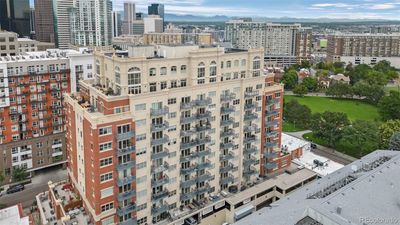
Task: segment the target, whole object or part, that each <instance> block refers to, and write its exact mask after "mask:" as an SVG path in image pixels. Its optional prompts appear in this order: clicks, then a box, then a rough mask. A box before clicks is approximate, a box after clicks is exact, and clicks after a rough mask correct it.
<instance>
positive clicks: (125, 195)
mask: <svg viewBox="0 0 400 225" xmlns="http://www.w3.org/2000/svg"><path fill="white" fill-rule="evenodd" d="M135 196H136V191H135V190H130V191H127V192H123V193H118V201H119V202H122V201H124V200H128V199H131V198H133V197H135Z"/></svg>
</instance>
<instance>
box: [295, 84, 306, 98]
mask: <svg viewBox="0 0 400 225" xmlns="http://www.w3.org/2000/svg"><path fill="white" fill-rule="evenodd" d="M293 93H294V94H295V95H298V96H300V97H303V96H304V95H306V94H307V93H308V89H307V87H306V86H304V85H303V84H298V85H296V86H295V87H294V88H293Z"/></svg>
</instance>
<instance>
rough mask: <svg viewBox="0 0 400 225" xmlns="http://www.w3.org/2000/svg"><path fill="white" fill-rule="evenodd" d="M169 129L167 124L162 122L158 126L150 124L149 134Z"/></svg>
mask: <svg viewBox="0 0 400 225" xmlns="http://www.w3.org/2000/svg"><path fill="white" fill-rule="evenodd" d="M168 128H169V123H168V122H167V121H164V122H163V123H160V124H151V132H157V131H163V130H166V129H168Z"/></svg>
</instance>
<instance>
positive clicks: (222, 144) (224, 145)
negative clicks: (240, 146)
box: [219, 142, 235, 149]
mask: <svg viewBox="0 0 400 225" xmlns="http://www.w3.org/2000/svg"><path fill="white" fill-rule="evenodd" d="M234 146H235V144H234V143H233V142H227V143H221V144H220V145H219V147H220V149H229V148H233V147H234Z"/></svg>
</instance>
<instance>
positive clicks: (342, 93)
mask: <svg viewBox="0 0 400 225" xmlns="http://www.w3.org/2000/svg"><path fill="white" fill-rule="evenodd" d="M325 94H326V95H328V96H332V97H337V98H343V97H352V96H353V89H352V88H351V86H350V85H349V84H345V83H341V82H338V83H334V84H332V85H330V86H329V88H328V89H327V90H326V93H325Z"/></svg>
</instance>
